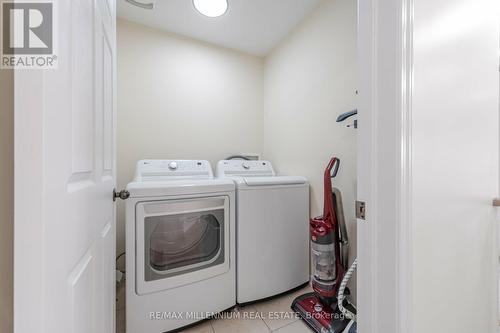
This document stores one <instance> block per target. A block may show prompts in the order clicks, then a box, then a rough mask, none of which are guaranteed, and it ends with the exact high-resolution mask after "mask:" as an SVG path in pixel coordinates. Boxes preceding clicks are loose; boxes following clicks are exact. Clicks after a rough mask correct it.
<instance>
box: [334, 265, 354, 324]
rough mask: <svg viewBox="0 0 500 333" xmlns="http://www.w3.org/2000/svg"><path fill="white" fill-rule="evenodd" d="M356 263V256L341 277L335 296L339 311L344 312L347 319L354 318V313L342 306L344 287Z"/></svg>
mask: <svg viewBox="0 0 500 333" xmlns="http://www.w3.org/2000/svg"><path fill="white" fill-rule="evenodd" d="M357 265H358V258H356V259H354V262H353V263H352V265H351V267H350V268H349V270H348V271H347V273H345V275H344V278H343V279H342V283H341V284H340V288H339V295H338V297H337V298H338V306H339V310H340V312H342V313H343V314H344V316H346V318H349V319H355V318H356V315H355V314H354V313H352V312H351V311H349V310H347V309H346V308H344V306H343V303H344V299H345V296H344V291H345V288H346V287H347V283H348V282H349V279H350V278H351V276H352V274H353V273H354V271H355V270H356V266H357Z"/></svg>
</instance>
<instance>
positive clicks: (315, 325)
mask: <svg viewBox="0 0 500 333" xmlns="http://www.w3.org/2000/svg"><path fill="white" fill-rule="evenodd" d="M344 306H345V307H346V308H347V309H349V311H351V312H353V313H355V312H356V309H355V308H354V306H352V304H350V303H348V302H346V304H345V305H344ZM292 310H293V311H295V312H296V313H298V314H299V316H300V317H301V318H302V320H303V321H304V322H305V323H306V324H307V325H308V326H309V327H310V328H311V329H312V330H313V331H314V332H316V333H343V332H344V331H345V329H346V328H347V326H348V325H349V324H350V322H351V319H350V318H346V317H345V316H344V314H343V313H341V312H340V310H339V309H338V307H337V305H336V304H335V303H333V304H332V305H331V306H328V305H324V304H323V303H322V302H321V300H320V299H319V297H318V296H317V295H316V293H308V294H304V295H302V296H299V297H297V298H296V299H295V300H294V301H293V303H292ZM351 327H352V325H351ZM349 332H351V331H349Z"/></svg>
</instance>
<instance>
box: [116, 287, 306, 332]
mask: <svg viewBox="0 0 500 333" xmlns="http://www.w3.org/2000/svg"><path fill="white" fill-rule="evenodd" d="M310 291H311V288H310V287H305V288H303V289H301V290H298V291H295V292H293V293H290V294H286V295H284V296H281V297H277V298H274V299H271V300H269V301H264V302H260V303H255V304H252V305H248V306H245V307H238V308H235V309H233V310H231V311H233V312H240V313H239V314H238V315H230V314H228V315H227V316H226V317H228V318H224V319H212V320H208V321H205V322H202V323H201V324H199V325H196V326H193V327H191V328H188V329H186V330H183V331H182V333H269V332H278V333H310V332H311V330H310V329H309V328H308V327H307V326H306V325H305V324H304V323H302V321H301V320H300V319H297V318H296V316H295V315H294V313H293V312H292V311H291V310H290V305H291V304H292V301H293V300H294V299H295V297H297V296H298V295H301V294H304V293H306V292H310ZM116 297H117V303H116V332H117V333H125V283H124V282H122V283H120V284H119V285H118V287H117V290H116Z"/></svg>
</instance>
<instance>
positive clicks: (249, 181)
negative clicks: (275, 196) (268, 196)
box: [243, 176, 307, 186]
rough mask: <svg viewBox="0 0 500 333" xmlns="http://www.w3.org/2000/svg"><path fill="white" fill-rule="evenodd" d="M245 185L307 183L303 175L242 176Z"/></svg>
mask: <svg viewBox="0 0 500 333" xmlns="http://www.w3.org/2000/svg"><path fill="white" fill-rule="evenodd" d="M243 180H244V181H245V184H246V185H247V186H273V185H281V186H283V185H302V184H306V183H307V179H305V178H304V177H290V176H275V177H243Z"/></svg>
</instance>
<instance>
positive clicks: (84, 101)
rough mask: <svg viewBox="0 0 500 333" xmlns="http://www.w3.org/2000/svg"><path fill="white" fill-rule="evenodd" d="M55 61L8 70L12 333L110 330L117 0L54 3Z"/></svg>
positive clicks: (113, 230) (68, 0) (99, 332)
mask: <svg viewBox="0 0 500 333" xmlns="http://www.w3.org/2000/svg"><path fill="white" fill-rule="evenodd" d="M56 2H57V11H56V12H55V15H56V19H55V23H56V30H57V34H56V35H55V37H56V38H57V42H58V44H59V45H58V46H59V47H58V59H59V68H58V69H55V70H46V71H41V70H16V71H15V238H14V251H15V252H14V266H15V267H14V274H15V286H14V311H15V315H14V325H15V328H14V330H15V332H16V333H28V332H44V333H69V332H73V333H77V332H79V333H80V332H81V333H94V332H96V333H101V332H102V333H104V332H105V333H111V332H114V330H115V328H114V327H115V324H114V304H115V293H114V290H115V284H114V269H115V208H114V203H113V200H112V191H113V187H114V185H115V175H116V163H115V109H116V108H115V105H116V102H115V91H116V87H115V82H116V80H115V75H116V73H115V72H116V67H115V63H116V62H115V56H116V54H115V50H116V47H115V22H116V21H115V1H114V0H72V1H70V0H66V1H59V0H57V1H56Z"/></svg>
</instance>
